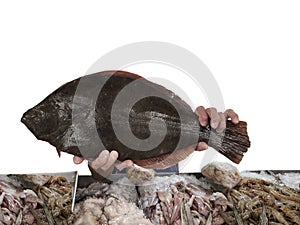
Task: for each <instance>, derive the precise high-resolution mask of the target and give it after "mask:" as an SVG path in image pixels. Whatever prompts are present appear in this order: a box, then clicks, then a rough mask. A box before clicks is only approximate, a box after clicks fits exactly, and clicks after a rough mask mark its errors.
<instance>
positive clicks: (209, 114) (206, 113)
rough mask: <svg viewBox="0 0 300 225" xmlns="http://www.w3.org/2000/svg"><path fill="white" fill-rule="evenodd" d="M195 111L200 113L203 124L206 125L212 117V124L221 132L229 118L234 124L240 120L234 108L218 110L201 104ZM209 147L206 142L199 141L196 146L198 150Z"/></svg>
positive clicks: (200, 120) (199, 116)
mask: <svg viewBox="0 0 300 225" xmlns="http://www.w3.org/2000/svg"><path fill="white" fill-rule="evenodd" d="M195 113H196V114H197V115H198V119H199V122H200V124H201V126H206V125H207V124H208V121H209V119H210V126H211V127H212V128H214V129H216V131H217V132H219V133H221V132H223V131H224V130H225V128H226V120H227V119H229V118H230V119H231V121H232V122H233V123H234V124H237V123H238V122H239V117H238V114H237V113H236V112H235V111H233V110H232V109H227V110H225V112H218V111H217V110H216V108H213V107H212V108H207V109H205V108H204V107H203V106H199V107H197V108H196V111H195ZM207 148H208V145H207V143H205V142H199V143H198V144H197V147H196V149H197V150H198V151H202V150H206V149H207Z"/></svg>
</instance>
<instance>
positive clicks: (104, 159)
mask: <svg viewBox="0 0 300 225" xmlns="http://www.w3.org/2000/svg"><path fill="white" fill-rule="evenodd" d="M118 156H119V154H118V152H116V151H111V152H109V151H108V150H103V151H102V152H101V153H100V154H99V156H98V157H97V158H96V159H95V160H94V161H93V162H92V163H91V166H92V167H93V168H94V169H96V170H98V169H101V170H105V171H106V170H108V169H109V168H111V167H112V166H114V164H115V162H116V160H117V158H118Z"/></svg>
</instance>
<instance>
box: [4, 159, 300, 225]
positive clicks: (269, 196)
mask: <svg viewBox="0 0 300 225" xmlns="http://www.w3.org/2000/svg"><path fill="white" fill-rule="evenodd" d="M140 172H147V171H140ZM203 172H204V173H205V176H204V174H198V175H197V176H195V174H180V175H168V176H154V177H153V178H152V179H149V180H147V179H145V180H144V182H143V183H140V184H139V185H134V184H132V182H131V181H130V180H129V179H128V177H126V175H125V174H124V176H123V177H121V178H119V179H117V180H115V181H114V182H113V183H110V184H109V183H105V182H99V181H96V180H94V179H92V178H91V177H88V178H89V181H88V182H87V181H85V179H84V177H82V178H81V177H79V181H81V182H79V184H78V185H79V186H80V187H79V188H77V191H76V198H75V207H74V210H73V211H72V210H71V203H72V185H71V184H70V182H68V180H67V179H66V178H65V177H62V176H52V175H51V176H50V175H37V176H32V175H18V176H17V177H18V179H13V177H9V178H8V177H0V206H1V207H0V209H1V210H0V224H1V225H3V224H4V225H10V224H11V225H13V224H14V225H18V224H19V225H21V224H30V225H31V224H32V225H44V224H50V225H67V224H76V225H88V224H89V225H98V224H101V225H105V224H108V225H122V224H124V225H126V224H131V225H135V224H136V225H138V224H139V225H221V224H224V225H225V224H228V225H258V224H261V225H263V224H265V225H279V224H284V225H299V224H300V174H299V173H288V172H287V173H274V172H272V171H263V172H260V173H258V172H242V173H239V172H238V171H237V169H236V168H235V167H233V166H231V165H229V164H227V163H220V162H213V163H210V164H208V165H206V166H205V167H204V168H203ZM141 174H143V173H141ZM141 174H140V175H141ZM4 178H5V179H4ZM85 178H87V177H85ZM226 179H227V180H229V182H228V181H225V180H226ZM84 181H85V182H84Z"/></svg>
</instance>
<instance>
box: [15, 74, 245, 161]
mask: <svg viewBox="0 0 300 225" xmlns="http://www.w3.org/2000/svg"><path fill="white" fill-rule="evenodd" d="M134 81H135V82H136V81H139V82H138V85H140V86H139V87H140V88H139V89H136V88H135V87H134V86H133V87H132V88H131V89H130V93H131V96H129V98H128V99H130V98H131V97H132V98H134V96H135V95H137V94H140V92H141V90H142V92H145V93H146V94H147V97H145V98H143V99H141V100H139V101H138V102H137V103H136V104H134V106H133V107H132V108H128V107H129V106H128V107H127V106H126V104H125V107H124V105H120V106H119V105H118V104H114V103H115V100H116V98H117V96H118V95H119V94H120V93H121V91H122V90H123V89H124V87H126V86H127V85H130V84H132V83H134ZM97 83H98V84H101V90H98V88H99V85H98V86H97V85H95V84H97ZM79 84H80V85H81V86H80V87H81V90H84V91H81V92H78V87H79ZM97 91H98V92H97ZM91 93H99V94H97V95H96V97H95V98H93V97H91ZM74 96H76V99H75V97H74ZM92 96H93V95H92ZM157 96H158V97H157ZM159 96H161V97H162V98H160V97H159ZM74 100H76V101H74ZM75 109H76V113H74V112H75ZM112 109H114V115H115V117H114V119H115V120H117V123H119V124H121V125H122V124H125V123H126V122H128V121H129V124H130V129H131V130H130V132H132V133H133V134H134V135H135V137H136V138H138V139H142V140H143V139H147V138H148V137H149V136H151V135H156V136H157V137H160V135H163V134H162V131H161V127H160V126H158V125H159V124H158V125H157V124H156V125H155V124H154V127H153V124H149V122H150V121H151V120H152V119H153V118H155V119H158V121H164V123H165V125H166V129H167V130H166V133H165V137H164V138H163V140H162V142H160V144H158V145H157V146H156V147H155V148H153V149H151V150H147V151H145V150H144V151H143V149H144V148H145V145H140V146H138V147H137V148H131V147H130V146H129V147H128V146H126V145H124V144H123V143H122V142H121V141H120V140H119V139H118V137H117V136H116V133H115V131H114V127H113V125H112ZM127 112H130V113H129V118H128V113H127ZM77 117H80V118H82V119H81V120H79V121H80V122H79V123H80V126H79V127H80V129H78V127H76V124H75V125H74V118H77ZM182 118H184V119H182ZM21 121H22V122H23V123H24V124H25V125H26V126H27V128H28V129H29V130H30V131H31V132H32V133H33V134H34V135H35V136H36V138H37V139H39V140H44V141H47V142H49V143H50V144H51V145H53V146H55V147H56V149H57V151H58V153H59V154H60V152H61V151H63V152H67V153H70V154H73V155H77V156H82V153H81V151H80V150H81V149H83V148H84V149H88V151H85V152H84V158H86V159H89V160H93V159H95V158H96V157H97V156H98V155H99V153H100V151H101V150H103V149H99V143H98V141H99V139H100V140H101V141H102V143H103V148H104V149H108V150H113V149H115V150H117V151H118V153H119V160H121V161H122V160H125V159H132V160H133V161H135V160H137V161H138V160H147V159H151V158H152V159H153V158H155V157H156V158H157V157H160V156H164V155H167V154H170V153H172V152H174V151H175V152H176V151H177V150H180V149H183V148H185V147H187V146H194V147H195V146H196V144H197V142H198V141H204V142H208V140H209V137H210V133H211V128H210V126H209V125H208V126H206V127H202V126H200V125H199V121H198V117H197V116H196V115H195V114H194V112H193V111H192V109H191V108H190V107H189V106H188V104H187V103H185V102H184V101H183V100H181V99H180V98H179V97H178V96H176V95H175V94H174V93H173V92H171V91H169V90H167V89H165V88H164V87H162V86H160V85H157V84H155V83H152V82H150V81H148V80H146V79H144V78H142V77H140V76H139V75H136V74H132V73H129V72H125V71H104V72H99V73H96V74H91V75H87V76H84V77H82V78H78V79H76V80H73V81H71V82H68V83H66V84H64V85H62V86H61V87H60V88H58V89H57V90H55V91H54V92H53V93H51V94H50V95H49V96H47V97H46V98H45V99H44V100H43V101H42V102H41V103H39V104H38V105H36V106H35V107H33V108H31V109H29V110H28V111H27V112H25V113H24V115H23V117H22V119H21ZM228 122H229V124H228V125H229V127H230V126H233V125H232V123H231V122H230V121H228ZM149 125H150V126H152V127H151V128H152V129H153V130H154V131H155V132H154V133H150V130H149ZM95 126H96V130H97V132H96V133H97V134H98V136H97V137H95V134H94V133H95ZM156 126H157V127H156ZM119 129H120V130H118V133H121V134H127V133H128V132H129V131H128V129H127V128H126V126H119ZM123 129H124V130H123ZM243 129H244V130H245V125H244V124H243ZM212 133H214V140H216V141H211V140H210V142H208V144H209V145H210V146H212V147H215V148H216V149H217V150H218V146H217V145H221V144H222V143H221V142H222V135H219V134H217V133H216V132H215V131H213V132H212ZM238 134H239V135H240V131H239V132H238ZM225 136H226V134H225ZM247 138H248V136H247ZM248 140H249V139H248ZM130 141H131V140H129V142H130ZM132 141H134V140H132ZM248 142H249V141H248ZM248 142H247V140H246V144H245V146H246V150H245V151H247V147H249V146H250V142H249V143H248ZM148 144H149V145H151V143H148ZM214 145H216V146H214ZM137 149H140V150H137ZM226 151H227V150H226ZM228 151H229V153H228V152H224V151H223V152H222V150H220V152H221V153H222V154H224V155H225V156H227V157H231V158H232V160H234V157H236V155H238V154H240V152H238V154H236V153H235V152H230V150H228ZM180 154H181V155H180V156H182V153H180ZM188 154H190V153H188ZM188 154H187V155H186V156H184V157H179V158H178V159H177V161H176V158H175V159H174V160H173V161H172V160H171V164H176V163H178V160H179V159H180V160H181V159H183V158H185V157H187V156H188ZM232 156H234V157H232ZM241 158H242V155H238V157H237V160H236V162H237V163H238V162H239V161H240V160H241ZM168 166H170V165H168Z"/></svg>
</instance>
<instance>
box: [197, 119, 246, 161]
mask: <svg viewBox="0 0 300 225" xmlns="http://www.w3.org/2000/svg"><path fill="white" fill-rule="evenodd" d="M199 136H200V138H199V141H204V142H206V143H207V144H208V146H211V147H213V148H214V149H215V150H217V151H218V152H219V153H221V154H222V155H224V156H225V157H227V158H228V159H230V160H231V161H232V162H234V163H237V164H239V163H240V161H241V160H242V159H243V156H244V153H246V152H247V151H248V148H249V147H250V140H249V136H248V133H247V123H246V122H244V121H240V122H239V123H238V124H234V123H232V122H231V121H230V120H228V121H227V122H226V129H225V131H224V132H223V133H218V132H216V131H215V130H214V129H212V128H211V127H210V126H206V127H202V126H201V127H200V135H199Z"/></svg>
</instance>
